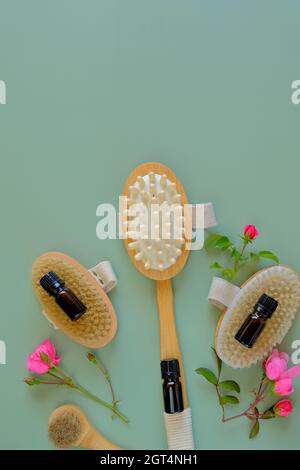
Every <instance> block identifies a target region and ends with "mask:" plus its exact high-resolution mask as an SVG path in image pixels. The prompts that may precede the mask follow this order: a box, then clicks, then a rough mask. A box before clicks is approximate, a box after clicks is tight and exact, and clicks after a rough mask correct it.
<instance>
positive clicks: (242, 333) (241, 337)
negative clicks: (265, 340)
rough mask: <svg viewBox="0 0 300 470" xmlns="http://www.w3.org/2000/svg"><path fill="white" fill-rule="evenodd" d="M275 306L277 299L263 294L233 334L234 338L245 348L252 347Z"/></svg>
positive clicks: (276, 305)
mask: <svg viewBox="0 0 300 470" xmlns="http://www.w3.org/2000/svg"><path fill="white" fill-rule="evenodd" d="M277 307H278V302H277V300H275V299H273V298H272V297H269V296H268V295H267V294H263V295H262V296H261V297H260V298H259V299H258V301H257V303H256V304H255V306H254V308H253V311H252V313H250V315H249V316H248V317H247V318H246V320H245V321H244V323H243V324H242V326H241V328H240V329H239V331H238V332H237V334H236V335H235V339H236V340H237V341H238V342H239V343H241V344H242V345H243V346H245V347H246V348H249V349H250V348H252V347H253V345H254V344H255V342H256V340H257V338H258V337H259V335H260V334H261V333H262V331H263V329H264V327H265V326H266V322H267V321H268V320H269V319H270V318H271V317H272V315H273V313H274V312H275V310H276V308H277Z"/></svg>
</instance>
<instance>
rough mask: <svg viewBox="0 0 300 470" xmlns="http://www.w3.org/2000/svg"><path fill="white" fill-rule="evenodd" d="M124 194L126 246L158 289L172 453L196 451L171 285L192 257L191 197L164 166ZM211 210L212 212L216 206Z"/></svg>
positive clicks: (152, 166)
mask: <svg viewBox="0 0 300 470" xmlns="http://www.w3.org/2000/svg"><path fill="white" fill-rule="evenodd" d="M123 195H124V196H125V197H124V198H123V199H124V206H123V208H122V217H121V221H122V223H123V233H124V242H125V246H126V248H127V251H128V254H129V256H130V259H131V260H132V262H133V264H134V265H135V267H136V268H137V269H138V270H139V271H140V272H141V273H142V274H144V276H146V277H148V278H150V279H153V280H155V281H156V286H157V303H158V312H159V321H160V357H161V361H162V362H161V369H162V377H163V378H164V384H165V385H164V398H165V410H166V411H167V412H166V413H165V425H166V431H167V436H168V445H169V449H194V440H193V433H192V418H191V410H190V408H189V405H188V397H187V391H186V384H185V379H184V368H183V362H182V355H181V351H180V347H179V341H178V337H177V333H176V325H175V318H174V310H173V290H172V282H171V278H173V277H174V276H176V275H177V274H178V273H179V272H180V271H181V269H182V268H183V267H184V265H185V263H186V261H187V258H188V255H189V245H190V238H191V228H192V226H191V220H190V217H189V213H188V211H186V210H184V205H186V204H188V202H187V197H186V194H185V191H184V188H183V186H182V184H181V183H180V181H179V180H178V178H177V177H176V175H175V174H174V173H173V172H172V171H171V170H170V169H169V168H167V167H166V166H164V165H162V164H160V163H146V164H143V165H140V166H139V167H137V168H136V169H135V170H134V171H133V172H132V173H131V174H130V176H129V178H128V180H127V182H126V184H125V188H124V192H123ZM209 207H210V211H212V206H211V205H210V206H209ZM209 219H210V220H211V218H209ZM212 225H213V224H212ZM203 228H204V227H203Z"/></svg>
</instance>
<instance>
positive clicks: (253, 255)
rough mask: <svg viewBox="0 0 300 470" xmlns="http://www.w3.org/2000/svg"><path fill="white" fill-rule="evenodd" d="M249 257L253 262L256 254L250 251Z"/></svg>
mask: <svg viewBox="0 0 300 470" xmlns="http://www.w3.org/2000/svg"><path fill="white" fill-rule="evenodd" d="M249 256H250V259H252V260H254V259H256V258H257V253H254V251H251V253H250V255H249Z"/></svg>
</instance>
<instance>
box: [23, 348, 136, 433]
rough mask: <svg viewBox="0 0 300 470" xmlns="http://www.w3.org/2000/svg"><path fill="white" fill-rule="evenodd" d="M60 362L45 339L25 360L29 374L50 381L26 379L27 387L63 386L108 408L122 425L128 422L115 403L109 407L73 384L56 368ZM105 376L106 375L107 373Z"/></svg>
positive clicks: (73, 381) (71, 379)
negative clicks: (45, 377)
mask: <svg viewBox="0 0 300 470" xmlns="http://www.w3.org/2000/svg"><path fill="white" fill-rule="evenodd" d="M60 362H61V359H60V358H59V357H58V356H57V355H56V351H55V347H54V345H53V344H52V343H51V341H50V340H49V339H47V340H46V341H44V342H43V343H42V344H40V346H38V348H37V349H36V350H35V351H34V352H33V353H31V354H30V355H29V357H28V359H27V369H28V371H29V372H35V373H36V374H40V375H41V376H43V375H44V376H49V377H50V378H51V379H52V380H51V381H50V380H40V379H38V378H36V377H26V378H25V379H24V382H25V383H26V384H27V385H64V386H66V387H68V388H71V389H73V390H76V391H77V392H79V393H81V394H83V395H85V396H86V397H88V398H90V399H91V400H93V401H94V402H96V403H98V404H100V405H102V406H104V407H105V408H108V409H109V410H111V411H112V412H113V414H114V416H117V417H118V418H120V419H121V420H122V421H123V422H124V423H126V424H127V423H128V422H129V420H128V418H126V416H124V415H123V413H121V411H120V410H119V409H118V407H117V406H116V403H117V402H113V404H112V405H111V404H110V403H107V402H106V401H104V400H102V399H101V398H98V397H96V396H95V395H93V394H92V393H90V392H89V391H88V390H86V389H85V388H84V387H82V386H81V385H80V384H79V383H77V382H75V380H74V379H73V378H72V377H70V376H69V375H67V374H66V373H65V372H64V371H62V370H61V368H60V367H58V364H60ZM106 374H107V375H108V372H107V371H106Z"/></svg>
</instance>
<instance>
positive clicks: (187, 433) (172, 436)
mask: <svg viewBox="0 0 300 470" xmlns="http://www.w3.org/2000/svg"><path fill="white" fill-rule="evenodd" d="M164 418H165V427H166V431H167V437H168V449H170V450H194V449H195V445H194V437H193V428H192V410H191V408H186V409H185V410H184V411H182V413H174V414H169V413H164Z"/></svg>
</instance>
